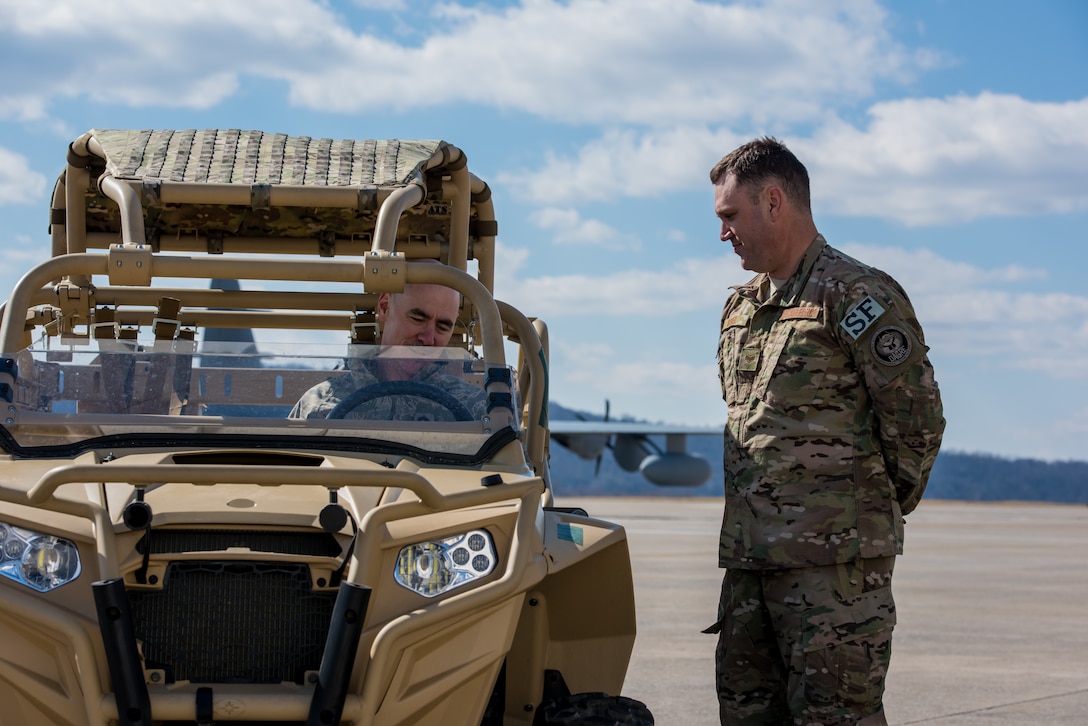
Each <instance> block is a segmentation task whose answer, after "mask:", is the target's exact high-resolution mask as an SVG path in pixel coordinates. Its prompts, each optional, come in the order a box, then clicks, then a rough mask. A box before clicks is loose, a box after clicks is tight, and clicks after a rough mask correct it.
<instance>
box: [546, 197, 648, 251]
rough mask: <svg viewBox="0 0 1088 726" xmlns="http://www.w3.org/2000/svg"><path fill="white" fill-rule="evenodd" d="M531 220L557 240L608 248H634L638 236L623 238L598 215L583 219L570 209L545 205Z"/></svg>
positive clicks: (559, 242)
mask: <svg viewBox="0 0 1088 726" xmlns="http://www.w3.org/2000/svg"><path fill="white" fill-rule="evenodd" d="M529 218H530V221H532V222H534V223H535V224H536V225H537V226H538V227H540V228H541V229H543V230H547V231H548V232H551V233H552V235H553V237H552V241H553V242H555V243H556V244H574V245H596V246H599V247H604V248H607V249H626V250H631V249H636V248H638V247H639V246H640V245H639V243H638V240H632V239H630V238H624V237H623V236H622V235H621V234H620V233H619V231H618V230H616V229H615V228H614V227H610V226H609V225H607V224H605V223H604V222H602V221H600V220H598V219H583V218H582V216H581V215H580V214H579V213H578V212H576V211H575V210H573V209H556V208H555V207H548V208H546V209H540V210H538V211H536V212H533V213H532V214H531V215H530V217H529Z"/></svg>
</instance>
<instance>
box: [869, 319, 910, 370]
mask: <svg viewBox="0 0 1088 726" xmlns="http://www.w3.org/2000/svg"><path fill="white" fill-rule="evenodd" d="M871 346H872V350H873V355H874V356H875V357H876V359H877V360H878V361H880V362H881V363H883V364H884V365H886V366H897V365H899V364H900V363H902V362H903V361H905V360H906V359H907V358H908V357H910V349H911V342H910V336H909V335H907V331H905V330H903V329H902V328H900V327H899V326H897V325H888V326H886V327H883V328H881V329H880V330H878V331H876V333H874V334H873V340H872V343H871Z"/></svg>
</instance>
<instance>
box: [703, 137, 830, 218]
mask: <svg viewBox="0 0 1088 726" xmlns="http://www.w3.org/2000/svg"><path fill="white" fill-rule="evenodd" d="M729 174H732V175H733V176H734V177H735V178H736V180H737V185H738V186H741V187H748V188H749V189H751V190H752V193H753V194H754V195H756V196H758V195H759V193H760V192H761V191H762V189H763V187H764V186H766V185H767V184H769V183H771V182H772V181H774V182H777V183H778V184H779V185H781V187H782V190H783V191H784V192H786V196H788V197H789V198H790V199H792V200H793V202H794V203H795V204H796V205H797V206H799V207H800V208H801V209H804V210H806V211H808V212H810V213H811V211H812V206H811V197H810V192H809V182H808V170H807V169H805V165H804V164H802V163H801V162H800V161H798V159H797V157H796V156H794V155H793V152H792V151H790V150H789V149H787V148H786V145H785V144H783V143H782V142H781V141H779V140H778V139H776V138H774V137H773V136H764V137H762V138H759V139H753V140H752V141H749V142H748V143H746V144H744V145H743V146H739V147H737V148H736V149H734V150H733V151H731V152H729V153H728V154H726V155H725V156H723V157H722V159H721V161H719V162H718V163H717V164H715V165H714V168H713V169H711V170H710V181H711V183H712V184H718V183H720V182H722V181H723V180H724V179H725V177H726V176H728V175H729Z"/></svg>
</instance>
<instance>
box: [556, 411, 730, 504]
mask: <svg viewBox="0 0 1088 726" xmlns="http://www.w3.org/2000/svg"><path fill="white" fill-rule="evenodd" d="M549 429H550V432H551V438H552V440H553V441H555V442H556V443H558V444H560V445H561V446H563V447H565V448H567V449H569V450H571V451H573V452H574V453H575V454H577V455H578V456H579V457H581V458H583V459H590V460H593V459H596V460H597V464H598V466H600V460H601V457H602V456H603V455H604V451H605V449H611V451H612V455H613V457H614V458H615V459H616V463H617V464H619V466H620V468H621V469H623V470H624V471H632V472H633V471H639V472H641V473H642V475H643V476H644V477H646V479H647V480H648V481H650V482H652V483H653V484H657V485H659V486H680V487H696V486H699V485H700V484H702V483H703V482H705V481H706V480H707V479H709V478H710V473H711V469H710V463H709V462H708V461H707V460H706V459H704V458H703V457H701V456H698V455H697V454H692V453H689V452H688V451H687V437H688V436H721V435H722V430H723V429H722V428H719V427H714V426H684V425H676V424H651V423H638V422H634V421H607V420H605V421H586V420H559V421H556V420H551V421H550V422H549ZM651 436H664V437H665V448H664V449H662V448H661V447H660V446H658V445H657V444H656V443H654V441H653V440H652V439H651V438H650V437H651Z"/></svg>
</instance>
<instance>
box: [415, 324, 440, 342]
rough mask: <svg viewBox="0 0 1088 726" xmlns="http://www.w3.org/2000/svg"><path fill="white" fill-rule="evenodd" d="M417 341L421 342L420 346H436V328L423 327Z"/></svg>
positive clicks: (431, 326) (430, 326)
mask: <svg viewBox="0 0 1088 726" xmlns="http://www.w3.org/2000/svg"><path fill="white" fill-rule="evenodd" d="M416 339H417V340H419V343H420V345H434V342H435V340H436V339H437V337H436V334H435V329H434V326H433V325H425V326H423V328H421V329H420V331H419V333H418V334H417V335H416Z"/></svg>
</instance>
